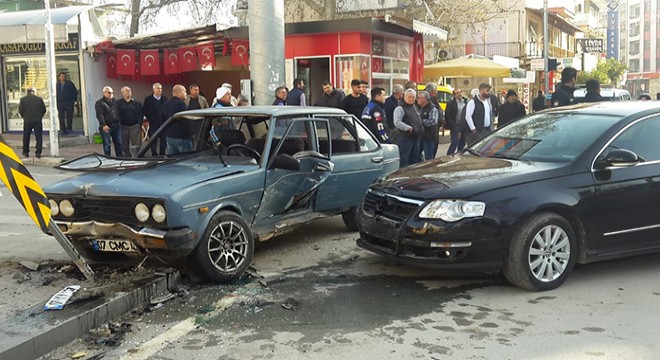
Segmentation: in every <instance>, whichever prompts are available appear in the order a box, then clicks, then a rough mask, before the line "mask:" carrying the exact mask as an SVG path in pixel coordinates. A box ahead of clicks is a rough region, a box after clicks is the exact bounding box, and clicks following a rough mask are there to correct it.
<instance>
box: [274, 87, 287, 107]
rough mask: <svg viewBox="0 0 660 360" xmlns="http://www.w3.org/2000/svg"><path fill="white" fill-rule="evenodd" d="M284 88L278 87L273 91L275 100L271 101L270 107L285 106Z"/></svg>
mask: <svg viewBox="0 0 660 360" xmlns="http://www.w3.org/2000/svg"><path fill="white" fill-rule="evenodd" d="M286 95H287V93H286V87H284V86H279V87H278V88H277V89H275V100H273V103H272V105H275V106H285V105H286Z"/></svg>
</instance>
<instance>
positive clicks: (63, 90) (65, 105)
mask: <svg viewBox="0 0 660 360" xmlns="http://www.w3.org/2000/svg"><path fill="white" fill-rule="evenodd" d="M57 76H58V78H59V81H58V82H57V91H56V92H55V94H56V96H57V115H58V117H59V120H60V131H62V133H63V134H66V133H68V132H69V131H71V128H72V126H73V105H74V104H75V103H76V100H78V89H76V86H75V85H74V84H73V83H72V82H71V80H67V78H66V73H65V72H61V73H59V74H58V75H57ZM65 116H66V121H65Z"/></svg>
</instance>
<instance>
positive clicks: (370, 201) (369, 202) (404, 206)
mask: <svg viewBox="0 0 660 360" xmlns="http://www.w3.org/2000/svg"><path fill="white" fill-rule="evenodd" d="M362 208H363V209H364V211H365V212H366V213H367V214H369V215H372V216H375V215H380V216H383V217H386V218H388V219H392V220H396V221H404V220H405V219H407V218H408V216H410V214H412V213H413V212H414V211H415V210H417V208H419V206H418V205H416V204H411V203H406V202H403V201H400V200H397V199H396V198H394V197H390V196H383V195H379V194H375V193H373V192H367V196H366V197H365V198H364V202H363V205H362Z"/></svg>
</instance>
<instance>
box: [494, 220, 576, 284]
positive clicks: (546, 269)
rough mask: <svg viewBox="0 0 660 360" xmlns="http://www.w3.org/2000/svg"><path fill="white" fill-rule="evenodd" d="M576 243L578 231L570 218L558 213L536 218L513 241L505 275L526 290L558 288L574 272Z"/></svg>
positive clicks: (525, 225) (522, 228) (521, 228)
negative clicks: (574, 228) (576, 231)
mask: <svg viewBox="0 0 660 360" xmlns="http://www.w3.org/2000/svg"><path fill="white" fill-rule="evenodd" d="M576 244H577V242H576V236H575V232H574V231H573V228H572V226H571V224H570V223H569V222H568V221H567V220H566V219H564V218H563V217H561V216H559V215H557V214H554V213H540V214H536V215H533V216H532V217H531V218H530V219H528V220H527V221H525V222H524V223H523V224H522V225H521V226H520V227H519V228H518V229H516V231H515V232H514V234H513V237H512V238H511V243H510V245H509V254H508V256H507V258H506V261H505V263H504V276H506V278H507V280H509V282H511V283H512V284H513V285H515V286H518V287H521V288H524V289H528V290H532V291H546V290H552V289H555V288H557V287H558V286H559V285H561V284H562V283H563V282H564V281H565V280H566V278H567V277H568V275H569V274H570V273H571V271H572V270H573V266H574V265H575V261H576V258H577V250H578V249H577V245H576Z"/></svg>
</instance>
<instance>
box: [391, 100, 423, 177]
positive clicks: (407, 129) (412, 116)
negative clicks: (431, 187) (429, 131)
mask: <svg viewBox="0 0 660 360" xmlns="http://www.w3.org/2000/svg"><path fill="white" fill-rule="evenodd" d="M416 97H417V92H416V91H415V90H413V89H408V90H406V91H405V92H404V94H403V103H402V104H401V105H399V106H397V108H396V109H394V126H395V127H396V128H397V129H398V139H399V142H398V145H399V165H400V167H405V166H408V165H412V164H416V163H418V162H419V161H420V158H419V146H420V140H421V138H422V135H423V134H424V126H423V125H422V121H421V120H420V118H419V114H418V113H417V111H416V110H415V108H414V105H415V98H416Z"/></svg>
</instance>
